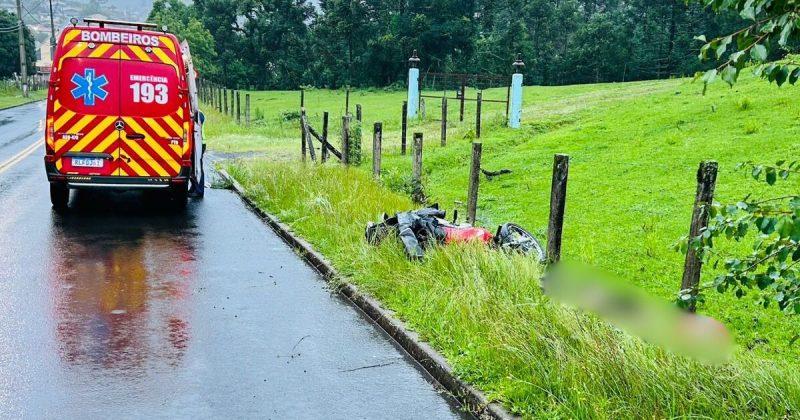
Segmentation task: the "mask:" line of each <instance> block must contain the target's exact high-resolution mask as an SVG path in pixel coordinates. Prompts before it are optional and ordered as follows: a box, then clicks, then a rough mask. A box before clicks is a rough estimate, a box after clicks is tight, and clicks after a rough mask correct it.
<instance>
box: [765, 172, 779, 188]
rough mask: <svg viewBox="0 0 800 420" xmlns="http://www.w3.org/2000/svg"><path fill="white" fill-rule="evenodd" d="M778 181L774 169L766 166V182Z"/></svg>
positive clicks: (770, 183)
mask: <svg viewBox="0 0 800 420" xmlns="http://www.w3.org/2000/svg"><path fill="white" fill-rule="evenodd" d="M777 181H778V172H776V171H775V168H767V184H769V185H775V183H776V182H777Z"/></svg>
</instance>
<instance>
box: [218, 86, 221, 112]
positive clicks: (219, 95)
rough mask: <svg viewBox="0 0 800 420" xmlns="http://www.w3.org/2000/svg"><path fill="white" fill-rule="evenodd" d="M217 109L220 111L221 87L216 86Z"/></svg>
mask: <svg viewBox="0 0 800 420" xmlns="http://www.w3.org/2000/svg"><path fill="white" fill-rule="evenodd" d="M217 110H218V111H219V112H222V89H221V88H219V87H218V88H217Z"/></svg>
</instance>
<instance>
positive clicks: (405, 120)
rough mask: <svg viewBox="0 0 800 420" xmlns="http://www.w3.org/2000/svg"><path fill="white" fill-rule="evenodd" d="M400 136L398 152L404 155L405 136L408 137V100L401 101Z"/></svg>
mask: <svg viewBox="0 0 800 420" xmlns="http://www.w3.org/2000/svg"><path fill="white" fill-rule="evenodd" d="M401 136H402V137H400V154H401V155H403V156H405V155H406V138H408V101H403V123H402V134H401Z"/></svg>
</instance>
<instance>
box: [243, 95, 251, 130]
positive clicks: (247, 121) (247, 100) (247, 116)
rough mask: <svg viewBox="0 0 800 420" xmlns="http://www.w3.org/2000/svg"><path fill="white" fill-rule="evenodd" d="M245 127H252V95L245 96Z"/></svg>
mask: <svg viewBox="0 0 800 420" xmlns="http://www.w3.org/2000/svg"><path fill="white" fill-rule="evenodd" d="M244 125H245V127H248V128H249V127H250V94H249V93H245V94H244Z"/></svg>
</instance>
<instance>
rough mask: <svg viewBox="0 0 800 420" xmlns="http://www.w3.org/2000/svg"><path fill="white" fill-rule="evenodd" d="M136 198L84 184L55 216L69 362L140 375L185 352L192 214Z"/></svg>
mask: <svg viewBox="0 0 800 420" xmlns="http://www.w3.org/2000/svg"><path fill="white" fill-rule="evenodd" d="M129 195H130V196H129ZM140 198H141V195H139V194H133V193H126V194H114V193H108V192H104V193H101V192H88V191H80V192H79V193H78V194H76V196H75V197H74V198H73V202H72V204H73V206H74V208H73V209H71V211H70V212H68V213H66V214H64V215H54V216H53V221H52V222H53V229H52V232H53V238H52V241H51V243H52V248H51V249H52V254H53V255H52V257H51V259H50V261H52V264H51V269H50V281H51V284H52V286H53V287H52V290H54V291H55V292H56V296H55V297H54V299H53V300H54V302H55V304H54V305H55V307H54V308H53V312H54V314H55V318H56V329H57V331H56V332H55V336H56V337H57V343H58V344H57V345H58V349H57V352H58V354H59V356H60V359H61V360H62V361H63V362H65V363H66V364H67V365H78V366H80V365H86V366H89V367H91V368H93V369H95V370H96V369H101V370H113V371H114V372H116V373H119V372H127V373H130V375H131V376H137V375H138V374H140V373H141V372H144V371H147V370H148V369H150V368H157V367H159V366H176V365H179V364H180V363H181V361H182V359H183V357H184V354H185V353H186V350H187V347H188V345H189V343H190V341H191V326H190V323H189V321H188V312H189V311H188V307H189V302H188V299H190V298H191V290H192V281H193V278H194V276H193V273H194V272H195V271H196V268H195V263H196V257H195V254H196V252H195V248H196V245H195V240H196V235H197V233H196V229H195V226H194V215H193V214H192V212H191V209H188V210H187V211H186V214H175V213H174V212H171V211H169V210H162V209H161V208H160V206H159V204H160V203H162V202H161V201H157V200H147V199H145V200H144V201H143V203H142V201H141V200H140ZM120 380H124V374H123V377H121V378H120Z"/></svg>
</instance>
